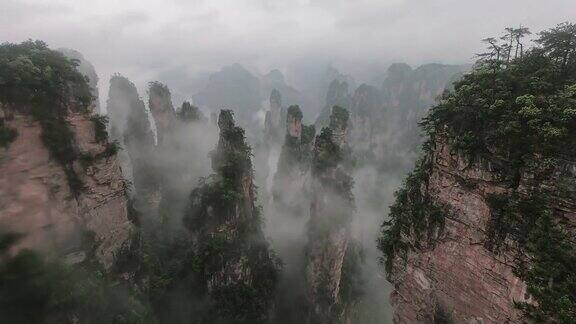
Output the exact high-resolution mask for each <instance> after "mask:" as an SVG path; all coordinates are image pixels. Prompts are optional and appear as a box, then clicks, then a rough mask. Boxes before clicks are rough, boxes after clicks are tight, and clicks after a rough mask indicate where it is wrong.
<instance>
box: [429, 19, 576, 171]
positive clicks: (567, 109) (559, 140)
mask: <svg viewBox="0 0 576 324" xmlns="http://www.w3.org/2000/svg"><path fill="white" fill-rule="evenodd" d="M557 38H562V40H561V41H558V42H559V43H558V42H556V43H555V40H556V39H557ZM564 38H567V39H566V40H564ZM537 43H538V44H541V45H540V46H536V47H534V48H532V49H529V50H527V51H526V52H525V53H523V55H522V56H518V57H516V58H513V59H511V60H509V59H507V58H505V57H498V56H497V58H494V57H492V58H489V59H486V58H483V59H482V60H480V61H479V62H478V64H477V66H476V68H475V69H474V71H473V72H472V73H469V74H466V75H464V76H463V77H462V79H461V80H459V81H457V82H456V83H455V84H454V90H453V91H450V92H447V93H446V94H445V95H444V96H442V98H441V99H440V102H439V104H438V105H437V106H436V107H434V108H433V109H432V110H431V111H430V114H429V115H428V116H427V117H426V118H425V120H424V122H423V126H424V129H425V130H426V131H427V133H428V134H429V135H430V136H431V137H434V135H435V134H436V133H438V132H448V134H449V135H450V138H451V139H452V140H453V141H454V142H455V145H456V147H457V148H462V149H464V150H466V151H468V152H469V153H473V154H483V153H489V151H490V150H492V149H497V150H499V153H501V154H505V155H506V156H509V157H510V159H511V160H514V161H515V162H517V163H522V162H521V160H522V159H524V158H527V157H531V156H534V155H536V154H537V155H543V156H554V157H560V156H564V157H574V156H576V145H575V144H576V108H575V107H576V25H572V24H562V25H560V26H558V27H557V28H554V29H552V30H550V31H545V32H543V33H541V34H540V38H539V39H538V40H537ZM496 55H497V54H496Z"/></svg>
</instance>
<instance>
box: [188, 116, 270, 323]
mask: <svg viewBox="0 0 576 324" xmlns="http://www.w3.org/2000/svg"><path fill="white" fill-rule="evenodd" d="M218 126H219V127H220V138H219V141H218V146H217V147H216V150H215V151H214V153H213V154H212V169H213V170H214V174H213V175H212V176H210V177H209V178H207V179H205V181H204V183H202V184H201V185H200V186H199V187H198V188H196V189H194V190H193V191H192V194H191V196H190V205H189V208H188V210H187V212H186V216H185V223H186V225H187V227H188V228H189V229H190V231H191V233H192V234H193V237H194V240H195V241H196V242H197V243H196V244H197V253H198V254H199V255H201V256H202V259H201V262H200V263H199V264H198V268H199V269H198V271H199V274H200V278H202V279H201V282H202V283H201V285H202V286H203V289H204V290H205V292H206V297H207V298H209V299H210V300H211V301H212V302H213V303H212V305H213V307H214V308H213V309H212V308H211V309H207V310H206V311H207V312H209V313H210V314H209V315H206V316H209V317H208V318H209V319H210V320H211V321H222V320H224V321H230V320H235V321H238V320H239V321H241V322H251V323H255V322H265V321H267V320H269V315H270V310H271V306H272V300H273V294H274V290H275V287H276V281H277V271H278V265H277V261H276V259H275V257H274V256H273V253H272V252H271V250H270V249H269V248H268V243H267V241H266V239H265V238H264V234H263V232H262V229H261V218H262V215H261V209H260V208H259V207H258V206H257V205H256V188H255V186H254V183H253V181H254V179H253V178H254V176H253V169H252V161H251V159H250V157H251V149H250V147H249V146H248V144H247V143H246V139H245V136H244V130H243V129H242V128H240V127H237V126H236V125H235V123H234V118H233V113H232V111H230V110H222V111H221V112H220V116H219V118H218ZM240 301H241V304H238V302H240Z"/></svg>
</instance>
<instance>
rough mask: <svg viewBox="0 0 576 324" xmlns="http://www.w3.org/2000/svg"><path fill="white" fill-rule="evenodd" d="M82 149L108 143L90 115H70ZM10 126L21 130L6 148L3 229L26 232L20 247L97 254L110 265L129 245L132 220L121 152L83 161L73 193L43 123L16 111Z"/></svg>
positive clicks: (1, 161) (0, 181)
mask: <svg viewBox="0 0 576 324" xmlns="http://www.w3.org/2000/svg"><path fill="white" fill-rule="evenodd" d="M67 120H68V122H69V123H70V126H71V129H72V131H73V133H74V137H75V141H76V143H77V145H78V149H79V150H80V151H82V152H83V153H85V154H91V155H94V156H98V155H99V154H102V153H103V152H104V151H105V150H106V146H107V143H99V142H97V141H96V139H95V132H94V125H93V122H92V121H91V119H90V116H88V115H86V114H83V113H69V116H68V118H67ZM7 124H8V125H10V127H13V128H14V129H16V130H17V131H18V136H17V137H16V139H15V140H14V142H13V143H11V145H10V146H9V147H8V148H6V149H2V150H1V151H0V221H1V222H2V227H3V228H6V229H9V230H11V231H15V232H20V233H23V234H25V235H26V236H25V237H24V239H23V240H22V241H21V244H20V245H19V246H18V248H34V249H39V250H42V251H45V252H49V253H55V254H57V255H69V256H70V257H71V258H72V259H75V260H78V259H83V258H84V257H85V256H86V254H89V253H92V252H93V251H91V247H90V246H89V245H86V244H85V243H86V239H89V240H93V242H91V243H90V244H94V245H95V246H96V250H95V251H94V252H95V254H96V257H97V258H98V260H99V261H100V262H101V263H102V264H103V265H104V266H105V267H110V266H111V265H112V263H113V261H114V254H115V253H116V252H118V250H119V249H120V247H122V246H123V245H124V244H127V242H128V238H129V233H130V231H131V228H132V224H131V223H130V221H129V219H128V214H127V196H126V191H125V184H124V180H123V178H122V172H121V170H120V165H119V163H118V160H117V158H116V156H115V155H111V156H104V157H102V158H98V159H96V160H95V161H94V162H93V163H91V165H89V166H83V165H82V164H81V163H79V162H77V163H75V165H74V169H75V170H76V171H77V173H78V174H79V177H80V179H81V180H82V182H83V185H84V190H82V191H81V192H80V193H79V194H78V195H75V194H73V193H72V192H71V190H70V187H69V185H68V182H67V178H66V174H65V172H64V170H63V169H62V167H61V166H60V165H59V163H57V162H56V161H55V160H54V159H53V158H52V157H51V155H50V152H49V151H48V149H47V148H46V147H45V146H44V145H43V143H42V140H41V133H42V129H41V127H40V125H39V123H38V122H36V121H34V120H33V119H32V118H31V117H29V116H26V115H23V114H21V113H13V114H12V113H10V118H8V122H7Z"/></svg>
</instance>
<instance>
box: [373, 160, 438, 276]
mask: <svg viewBox="0 0 576 324" xmlns="http://www.w3.org/2000/svg"><path fill="white" fill-rule="evenodd" d="M429 172H430V163H429V162H426V161H425V160H421V161H418V163H417V165H416V169H415V170H414V171H412V172H411V173H410V174H409V175H408V177H407V178H406V180H405V181H404V185H403V187H402V188H401V189H400V190H398V191H397V192H396V193H395V194H394V196H395V198H396V200H395V202H394V204H393V205H392V206H391V207H390V212H389V220H387V221H385V222H384V224H383V225H382V227H383V230H382V235H381V237H380V238H379V239H378V248H379V249H380V251H382V253H383V254H384V257H383V258H382V262H383V263H384V265H385V269H386V273H387V274H388V275H390V274H392V270H393V266H394V260H395V259H396V258H398V257H399V258H401V259H402V260H404V261H406V259H407V257H408V253H409V252H410V251H413V250H416V249H421V248H423V247H426V246H429V245H433V243H434V241H435V240H436V239H437V238H438V237H439V235H440V234H441V233H442V230H443V229H444V224H445V217H446V216H447V215H448V213H449V211H448V208H447V207H446V206H444V205H437V204H435V203H434V202H433V201H432V199H431V197H430V196H429V194H428V192H427V187H428V181H429Z"/></svg>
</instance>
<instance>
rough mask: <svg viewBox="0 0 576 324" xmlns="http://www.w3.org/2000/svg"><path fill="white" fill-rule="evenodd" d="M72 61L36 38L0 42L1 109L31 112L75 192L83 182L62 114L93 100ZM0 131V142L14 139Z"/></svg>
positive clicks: (71, 135) (83, 108)
mask: <svg viewBox="0 0 576 324" xmlns="http://www.w3.org/2000/svg"><path fill="white" fill-rule="evenodd" d="M77 65H78V62H77V61H72V60H69V59H67V58H66V57H65V56H64V55H63V54H61V53H60V52H57V51H53V50H51V49H49V48H48V46H47V45H46V44H45V43H43V42H41V41H26V42H23V43H21V44H10V43H4V44H2V45H0V102H1V103H2V105H3V108H4V109H5V110H7V111H17V112H19V113H23V114H27V115H30V116H32V117H33V118H34V119H35V120H36V121H38V122H39V123H40V126H41V127H42V135H41V138H42V141H43V143H44V145H45V146H46V147H47V148H48V150H49V151H50V153H51V154H52V157H53V158H54V159H56V161H58V162H59V163H60V164H61V165H62V167H63V168H64V171H65V173H66V177H67V179H68V183H69V185H70V189H71V190H72V192H73V193H74V194H78V193H79V191H80V190H81V189H82V182H81V180H80V177H79V176H78V174H77V173H76V171H75V170H74V167H73V163H74V161H76V160H77V159H78V157H79V152H78V150H77V149H76V147H75V139H74V133H73V131H72V130H71V129H70V125H69V123H68V120H67V116H68V113H69V112H70V111H73V112H82V113H86V112H87V110H88V107H89V106H90V104H91V103H92V100H93V98H92V95H91V92H90V87H89V86H88V83H87V80H86V78H85V77H84V76H83V75H82V74H80V73H79V72H78V71H77V70H76V66H77ZM2 123H3V124H4V122H2ZM0 134H1V137H2V144H3V145H6V144H7V143H9V142H10V141H11V140H13V139H14V137H15V133H14V132H13V131H10V129H9V128H7V127H6V126H2V127H1V128H0Z"/></svg>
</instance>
